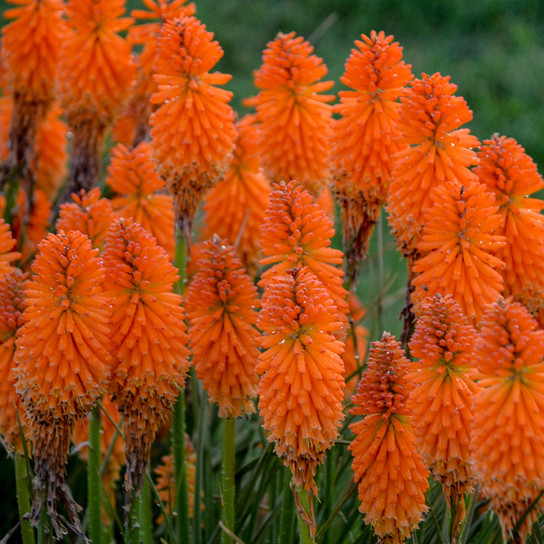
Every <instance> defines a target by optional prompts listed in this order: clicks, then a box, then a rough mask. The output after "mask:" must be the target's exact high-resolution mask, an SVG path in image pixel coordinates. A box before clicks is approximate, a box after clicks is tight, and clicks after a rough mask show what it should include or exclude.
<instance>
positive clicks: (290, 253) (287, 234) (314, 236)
mask: <svg viewBox="0 0 544 544" xmlns="http://www.w3.org/2000/svg"><path fill="white" fill-rule="evenodd" d="M273 189H274V190H273V191H272V192H271V193H270V204H269V206H268V209H267V210H266V213H265V217H264V221H263V227H262V237H261V244H262V252H263V255H264V258H263V259H262V260H261V264H263V265H269V264H271V265H273V266H271V267H270V268H268V269H267V270H266V271H265V272H263V274H262V276H261V282H260V285H262V286H264V285H266V284H267V283H269V282H272V281H273V280H272V278H274V277H275V276H277V275H281V274H284V273H285V272H286V271H288V270H289V269H291V268H293V267H297V266H307V267H308V268H309V269H310V270H311V271H312V272H313V273H314V274H315V275H316V277H317V278H318V279H319V281H321V283H322V284H323V285H324V286H325V288H326V289H327V291H328V292H329V296H330V297H331V298H332V300H333V302H334V303H335V305H336V308H337V310H338V319H339V320H340V321H342V322H343V323H344V324H346V323H347V317H346V316H347V313H348V312H349V307H348V303H347V295H348V293H347V291H346V290H345V289H344V287H343V285H342V284H343V276H344V273H343V271H342V268H341V266H342V263H343V260H344V259H343V256H342V252H341V251H340V250H338V249H334V248H332V247H331V239H332V237H333V235H334V226H333V222H332V221H331V220H330V219H329V218H328V217H327V215H326V213H325V212H324V211H323V209H322V208H321V207H320V206H319V205H318V204H316V203H314V202H313V200H312V196H311V195H310V193H308V192H307V191H306V190H304V189H303V188H302V187H301V186H300V185H297V184H296V182H295V181H291V182H289V183H288V184H284V183H283V184H279V185H278V184H274V187H273Z"/></svg>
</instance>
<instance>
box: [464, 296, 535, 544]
mask: <svg viewBox="0 0 544 544" xmlns="http://www.w3.org/2000/svg"><path fill="white" fill-rule="evenodd" d="M543 353H544V331H542V330H539V329H538V324H537V322H536V321H535V320H534V319H533V318H532V317H531V315H530V314H529V312H528V311H527V309H526V308H525V307H524V306H523V305H522V304H520V303H518V302H514V301H513V300H512V299H511V298H509V299H507V300H503V299H499V301H498V302H496V303H494V304H493V305H492V306H489V307H488V309H487V311H486V313H485V315H484V318H483V320H482V328H481V333H480V337H479V338H478V339H477V341H476V346H475V351H474V363H475V365H476V368H477V376H476V377H477V379H478V383H479V385H480V386H481V388H482V389H481V390H480V392H479V393H478V394H477V395H476V396H475V398H474V424H473V426H472V435H471V452H472V459H473V467H474V473H475V475H476V477H477V479H478V481H479V482H480V483H481V484H482V492H483V494H484V495H485V496H486V497H489V498H490V499H491V505H492V507H493V509H494V510H495V511H496V512H497V514H498V515H499V519H500V521H501V526H502V529H503V534H504V538H505V541H506V540H508V539H509V538H510V537H511V536H512V530H513V529H514V527H515V525H516V523H517V522H518V521H520V519H521V517H522V516H523V515H524V514H525V511H526V510H527V508H528V506H529V505H530V504H531V502H533V500H534V499H535V498H536V497H537V495H538V494H539V492H540V490H541V489H542V488H543V487H544V417H543V415H542V414H544V361H543V357H542V354H543ZM540 511H542V506H540V505H537V507H536V508H534V509H533V510H531V512H530V513H529V515H528V516H527V518H526V519H525V521H524V522H523V523H522V525H521V527H520V530H519V533H518V534H519V538H520V540H519V542H525V539H526V537H527V536H528V535H529V533H530V530H531V524H532V522H533V521H534V520H535V519H536V517H537V516H538V513H539V512H540Z"/></svg>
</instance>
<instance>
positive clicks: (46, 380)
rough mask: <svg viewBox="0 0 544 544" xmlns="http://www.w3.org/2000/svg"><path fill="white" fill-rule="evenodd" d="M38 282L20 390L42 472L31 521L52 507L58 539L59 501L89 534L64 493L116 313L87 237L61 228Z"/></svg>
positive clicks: (20, 357)
mask: <svg viewBox="0 0 544 544" xmlns="http://www.w3.org/2000/svg"><path fill="white" fill-rule="evenodd" d="M32 272H33V275H32V281H30V282H29V283H28V284H27V286H26V289H25V295H26V307H25V311H24V313H23V319H24V324H23V325H22V326H21V327H20V328H19V330H18V331H17V349H16V352H15V360H16V368H15V376H16V380H17V386H16V387H17V393H18V394H19V396H20V397H21V400H22V402H23V404H24V406H25V410H26V413H27V416H28V419H29V423H30V426H31V436H30V437H31V439H32V442H33V445H34V459H35V461H36V462H35V472H36V494H35V500H34V504H33V507H32V512H31V519H32V523H33V524H34V525H35V526H37V525H38V524H39V523H40V516H41V511H42V508H43V506H44V504H43V502H42V500H43V491H45V487H46V486H47V505H48V506H47V509H48V514H49V516H50V518H51V521H52V523H53V528H54V530H55V534H56V537H57V538H59V539H60V538H63V532H64V530H65V529H64V527H63V522H62V519H61V517H60V516H59V514H58V513H57V511H56V506H55V503H56V501H57V499H62V500H63V502H64V504H65V505H66V506H67V508H68V513H69V516H70V522H71V523H70V527H71V528H72V529H73V530H74V531H75V532H77V533H78V534H79V535H80V536H82V531H81V527H80V524H79V521H78V518H77V505H76V504H75V502H74V501H73V499H71V497H70V496H69V493H68V492H67V490H66V489H65V482H64V466H65V463H66V458H67V455H68V447H69V445H70V439H71V434H72V428H73V425H74V423H75V422H76V421H77V420H79V419H81V418H83V417H84V416H85V415H86V414H87V413H88V412H89V411H90V410H91V409H92V408H93V406H94V404H95V403H96V401H97V400H98V398H99V397H100V395H101V394H102V392H103V391H104V388H105V385H106V382H107V378H108V374H109V367H110V361H111V359H110V348H111V341H110V327H109V318H110V314H111V309H110V304H109V299H108V297H107V296H106V295H105V294H104V283H103V282H104V269H103V267H102V264H101V260H100V259H99V257H98V250H96V249H93V248H92V246H91V241H90V240H89V238H88V237H87V236H85V235H84V234H82V233H80V232H77V231H70V232H68V233H67V234H65V233H64V231H62V230H61V231H59V233H58V234H57V235H54V234H49V235H48V236H47V237H46V238H45V239H44V240H43V241H42V242H41V243H40V244H39V246H38V254H37V255H36V257H35V259H34V262H33V264H32Z"/></svg>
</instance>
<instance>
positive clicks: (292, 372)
mask: <svg viewBox="0 0 544 544" xmlns="http://www.w3.org/2000/svg"><path fill="white" fill-rule="evenodd" d="M257 325H258V327H259V329H261V331H262V332H263V337H262V338H261V340H260V345H261V347H262V348H263V349H264V351H263V352H262V353H261V355H260V357H259V363H258V366H257V372H258V373H259V375H261V380H260V382H259V411H260V414H261V418H262V420H263V427H264V428H265V429H266V431H267V433H268V440H269V441H270V442H274V451H275V452H276V453H277V454H278V455H279V456H280V457H282V458H283V462H284V464H285V465H286V466H288V467H289V468H290V469H291V472H292V473H293V480H294V482H295V484H296V485H297V486H301V487H302V486H303V487H304V488H306V489H309V490H310V491H311V492H312V493H313V494H314V495H317V485H316V483H315V480H314V476H315V471H316V468H317V465H318V464H319V463H321V462H323V459H324V457H325V452H326V451H327V450H328V449H329V448H330V447H331V446H332V444H333V441H334V440H335V439H336V437H337V436H338V432H339V428H340V425H341V422H342V420H343V418H344V415H343V413H342V400H343V398H344V386H345V383H344V377H343V372H344V364H343V363H342V359H341V358H340V353H342V351H343V349H344V348H343V344H342V343H341V342H339V341H338V340H337V339H336V338H335V336H334V333H336V332H338V330H339V329H340V328H341V327H342V323H341V321H339V319H338V313H337V310H336V308H335V305H334V303H333V301H332V299H331V298H330V296H329V294H328V291H327V290H326V289H325V288H324V287H323V285H322V284H321V283H320V282H319V281H318V280H317V278H316V277H315V275H314V274H313V272H312V271H311V270H310V269H309V268H308V267H300V266H299V267H297V268H293V269H291V270H290V271H288V272H286V273H283V274H278V275H276V276H274V278H273V280H272V281H270V282H268V284H267V286H266V289H265V292H264V295H263V300H262V310H261V312H260V314H259V319H258V322H257Z"/></svg>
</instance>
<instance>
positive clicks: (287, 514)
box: [278, 469, 295, 544]
mask: <svg viewBox="0 0 544 544" xmlns="http://www.w3.org/2000/svg"><path fill="white" fill-rule="evenodd" d="M294 506H295V505H294V501H293V492H292V491H291V471H290V470H288V469H285V483H284V488H283V505H282V508H281V518H280V534H279V537H278V544H283V543H284V542H291V527H293V528H294V523H293V522H294V517H293V507H294Z"/></svg>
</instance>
